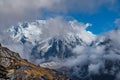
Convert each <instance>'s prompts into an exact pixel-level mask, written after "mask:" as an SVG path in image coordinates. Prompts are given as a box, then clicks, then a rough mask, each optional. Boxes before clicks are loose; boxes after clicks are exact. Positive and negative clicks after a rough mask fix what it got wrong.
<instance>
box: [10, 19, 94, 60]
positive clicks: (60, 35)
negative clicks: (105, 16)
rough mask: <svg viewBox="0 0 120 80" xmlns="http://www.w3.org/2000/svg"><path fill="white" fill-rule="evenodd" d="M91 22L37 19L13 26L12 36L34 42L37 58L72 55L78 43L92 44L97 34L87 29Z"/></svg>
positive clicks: (21, 40)
mask: <svg viewBox="0 0 120 80" xmlns="http://www.w3.org/2000/svg"><path fill="white" fill-rule="evenodd" d="M90 25H91V24H89V23H87V24H83V23H79V22H77V21H69V22H65V21H61V20H54V19H49V20H37V21H34V22H25V23H19V24H18V25H17V26H12V28H10V30H9V32H10V33H11V38H12V39H14V40H16V41H17V42H22V43H23V44H26V43H29V44H32V46H33V47H32V51H31V55H32V56H33V55H34V58H35V59H41V58H45V59H48V58H50V57H59V58H65V57H69V56H71V55H72V53H73V52H72V49H73V48H75V47H76V46H77V45H81V46H86V45H90V44H91V42H92V41H93V40H95V38H96V36H95V35H94V34H92V33H91V32H90V31H86V30H85V29H86V28H87V27H88V26H90Z"/></svg>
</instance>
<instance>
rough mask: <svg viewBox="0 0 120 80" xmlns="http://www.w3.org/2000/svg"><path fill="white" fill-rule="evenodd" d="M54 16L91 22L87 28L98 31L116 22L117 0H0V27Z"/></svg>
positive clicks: (119, 8) (119, 15)
mask: <svg viewBox="0 0 120 80" xmlns="http://www.w3.org/2000/svg"><path fill="white" fill-rule="evenodd" d="M14 3H16V4H14ZM57 16H61V17H63V18H65V19H68V20H71V19H75V20H78V21H79V22H83V23H91V24H92V26H91V27H89V28H88V30H90V31H92V32H93V33H95V34H100V33H103V32H106V31H109V30H111V29H114V28H116V27H117V26H118V24H119V22H120V0H9V1H8V0H0V25H1V27H0V29H3V28H4V27H5V29H6V28H7V26H10V25H13V24H16V23H18V22H24V21H32V20H36V19H47V18H54V17H57Z"/></svg>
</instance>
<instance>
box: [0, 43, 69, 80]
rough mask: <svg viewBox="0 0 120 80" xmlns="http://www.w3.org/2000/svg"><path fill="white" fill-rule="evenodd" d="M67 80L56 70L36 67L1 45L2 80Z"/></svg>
mask: <svg viewBox="0 0 120 80" xmlns="http://www.w3.org/2000/svg"><path fill="white" fill-rule="evenodd" d="M5 79H8V80H67V76H66V75H64V74H62V73H59V72H57V71H55V70H52V69H48V68H43V67H40V66H36V65H34V64H32V63H30V62H28V61H27V60H24V59H22V58H21V57H20V56H19V54H18V53H15V52H13V51H11V50H9V49H8V48H5V47H2V46H1V45H0V80H5Z"/></svg>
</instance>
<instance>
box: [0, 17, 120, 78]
mask: <svg viewBox="0 0 120 80" xmlns="http://www.w3.org/2000/svg"><path fill="white" fill-rule="evenodd" d="M88 26H92V24H90V23H82V22H78V21H77V20H72V21H66V20H64V19H62V18H60V17H57V18H51V19H47V20H36V21H33V22H24V23H18V25H16V26H11V28H10V29H8V30H6V31H7V33H5V34H4V35H0V37H1V38H0V42H1V43H2V44H3V45H4V46H6V47H8V48H10V49H11V50H13V51H15V52H18V53H20V55H21V57H23V58H25V59H27V60H29V61H31V62H33V63H34V64H38V65H42V66H44V67H49V65H52V66H51V68H54V69H56V70H61V71H62V72H66V74H68V75H69V74H70V76H71V77H72V79H73V78H74V79H73V80H103V79H104V80H119V79H120V77H119V76H120V64H119V63H120V38H119V36H120V29H119V28H117V29H114V30H111V31H109V32H106V33H103V34H100V35H95V34H93V33H92V32H90V31H87V30H86V29H87V27H88ZM46 64H47V65H46ZM63 67H65V68H67V69H65V70H63V69H62V68H63ZM101 76H102V77H103V79H101Z"/></svg>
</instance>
